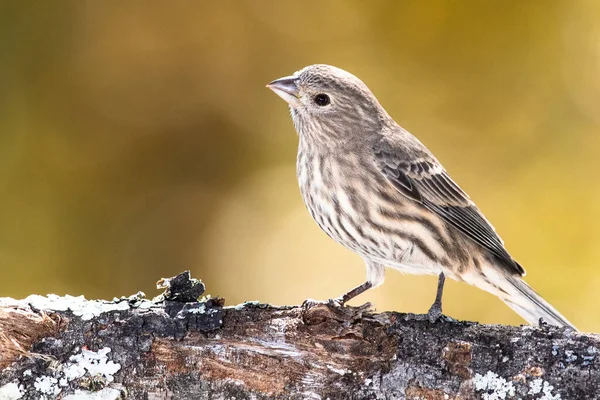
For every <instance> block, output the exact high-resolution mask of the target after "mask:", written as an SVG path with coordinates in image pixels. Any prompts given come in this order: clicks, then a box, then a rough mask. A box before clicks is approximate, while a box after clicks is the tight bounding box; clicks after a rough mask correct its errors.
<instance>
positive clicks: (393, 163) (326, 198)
mask: <svg viewBox="0 0 600 400" xmlns="http://www.w3.org/2000/svg"><path fill="white" fill-rule="evenodd" d="M267 87H268V88H269V89H271V90H273V91H274V92H275V93H276V94H277V95H279V96H280V97H281V98H283V99H284V100H285V101H286V102H287V103H288V104H289V107H290V110H291V114H292V119H293V122H294V126H295V128H296V131H297V132H298V135H299V138H300V141H299V146H298V158H297V177H298V182H299V185H300V192H301V194H302V198H303V200H304V203H305V204H306V207H307V208H308V211H309V213H310V215H311V216H312V217H313V219H314V220H315V221H316V222H317V224H318V225H319V227H321V229H322V230H323V231H324V232H325V233H326V234H327V235H329V236H330V237H331V238H332V239H333V240H335V241H336V242H338V243H340V244H342V245H343V246H345V247H347V248H348V249H350V250H352V251H354V252H356V253H358V254H359V255H360V256H361V257H362V258H363V259H364V261H365V263H366V266H367V280H366V282H365V283H363V284H362V285H359V286H357V287H356V288H354V289H352V290H350V291H349V292H347V293H345V294H344V295H342V296H340V297H338V298H336V301H337V302H338V303H339V304H341V305H343V304H344V303H345V302H347V301H348V300H350V299H352V298H353V297H355V296H357V295H359V294H361V293H363V292H364V291H366V290H368V289H370V288H373V287H377V286H379V285H381V284H382V283H383V281H384V274H385V267H386V266H388V267H391V268H395V269H397V270H399V271H401V272H404V273H410V274H435V275H438V276H439V281H438V290H437V295H436V299H435V301H434V303H433V305H432V307H431V309H430V310H429V313H428V315H429V318H430V319H431V320H435V319H437V318H438V317H439V316H440V315H441V312H442V301H441V298H442V292H443V287H444V279H445V277H446V276H448V277H450V278H452V279H455V280H457V281H462V282H467V283H469V284H471V285H474V286H477V287H478V288H480V289H483V290H486V291H488V292H490V293H492V294H494V295H496V296H498V297H499V298H500V299H502V300H503V301H504V302H505V303H506V304H507V305H508V306H509V307H511V308H512V309H513V310H515V311H516V312H517V313H518V314H519V315H521V316H522V317H523V318H524V319H525V320H527V321H528V322H529V323H531V324H536V323H538V322H539V321H540V319H543V320H544V321H546V322H547V323H550V324H553V325H558V326H572V325H571V324H570V323H569V321H567V319H566V318H565V317H563V316H562V315H561V314H560V313H559V312H558V311H556V310H555V309H554V308H553V307H552V306H551V305H550V304H548V303H547V302H546V301H545V300H544V299H542V298H541V297H540V296H539V295H538V294H537V293H536V292H535V291H534V290H533V289H531V287H529V286H528V285H527V284H526V283H525V282H524V281H523V280H522V279H521V277H522V276H523V275H525V270H524V269H523V267H521V265H519V263H517V262H516V261H515V260H514V259H513V258H512V257H511V256H510V254H509V253H508V251H507V250H506V249H505V248H504V244H503V242H502V239H500V237H499V236H498V235H497V234H496V231H495V229H494V228H493V227H492V225H491V224H490V223H489V222H488V221H487V219H486V218H485V217H484V216H483V214H482V213H481V212H480V211H479V209H477V207H476V206H475V203H473V201H471V199H470V198H469V196H468V195H467V194H466V193H465V192H464V191H463V190H462V189H461V188H460V187H459V186H458V185H457V184H456V183H454V181H453V180H452V178H450V176H449V175H448V173H447V172H446V170H445V169H444V167H442V165H441V164H440V162H439V161H438V160H437V159H436V158H435V157H434V156H433V154H431V152H430V151H429V150H428V149H427V148H426V147H425V146H424V145H423V144H421V142H420V141H419V140H418V139H417V138H415V137H414V136H413V135H411V134H410V133H409V132H408V131H406V130H405V129H403V128H402V127H401V126H399V125H398V124H397V123H396V122H395V121H394V120H393V119H392V118H391V117H390V116H389V114H388V113H387V112H386V111H385V110H384V109H383V107H382V106H381V105H380V104H379V102H378V101H377V99H376V98H375V96H374V95H373V94H372V93H371V91H370V90H369V89H368V88H367V86H366V85H365V84H364V83H363V82H362V81H361V80H360V79H358V78H357V77H355V76H354V75H352V74H350V73H348V72H346V71H344V70H341V69H339V68H336V67H332V66H329V65H311V66H308V67H306V68H304V69H302V70H300V71H298V72H296V73H294V75H292V76H288V77H285V78H281V79H277V80H275V81H273V82H271V83H269V84H268V85H267Z"/></svg>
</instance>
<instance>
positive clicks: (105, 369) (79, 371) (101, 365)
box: [64, 347, 121, 382]
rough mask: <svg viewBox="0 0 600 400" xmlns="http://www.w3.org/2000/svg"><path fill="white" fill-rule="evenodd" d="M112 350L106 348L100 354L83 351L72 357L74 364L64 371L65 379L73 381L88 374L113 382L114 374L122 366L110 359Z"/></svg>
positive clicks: (99, 351)
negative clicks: (109, 355)
mask: <svg viewBox="0 0 600 400" xmlns="http://www.w3.org/2000/svg"><path fill="white" fill-rule="evenodd" d="M110 351H111V350H110V348H108V347H104V348H102V349H100V350H98V352H95V351H90V350H86V349H83V350H81V353H80V354H77V355H74V356H71V357H70V358H69V360H70V361H71V362H72V363H71V364H70V365H67V366H66V367H65V369H64V374H65V378H67V379H68V380H73V379H76V378H80V377H82V376H84V375H85V374H86V373H88V374H89V375H90V376H102V378H104V379H105V380H106V381H108V382H112V381H113V380H114V379H115V378H114V377H113V375H114V374H116V373H117V371H119V370H120V369H121V364H118V363H115V362H113V361H111V360H109V359H108V356H107V354H108V353H110Z"/></svg>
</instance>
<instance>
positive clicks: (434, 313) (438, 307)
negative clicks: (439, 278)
mask: <svg viewBox="0 0 600 400" xmlns="http://www.w3.org/2000/svg"><path fill="white" fill-rule="evenodd" d="M426 315H427V319H428V320H429V322H431V323H432V324H433V323H435V322H436V321H438V320H439V319H440V318H442V316H443V315H444V314H442V303H441V302H439V303H438V302H437V301H436V302H434V303H433V304H432V306H431V308H430V309H429V311H427V314H426Z"/></svg>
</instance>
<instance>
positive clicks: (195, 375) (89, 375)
mask: <svg viewBox="0 0 600 400" xmlns="http://www.w3.org/2000/svg"><path fill="white" fill-rule="evenodd" d="M162 284H163V286H164V287H166V288H167V291H166V292H165V293H164V294H163V295H161V296H160V297H158V298H156V299H154V300H146V299H145V298H144V296H143V294H138V295H135V296H131V297H129V298H121V299H115V300H114V301H112V302H100V301H85V300H84V299H82V298H80V297H65V298H60V297H51V298H48V297H39V296H33V297H31V296H30V297H29V298H27V299H25V300H21V301H16V300H12V299H1V300H0V399H11V398H14V399H17V398H22V399H40V398H47V399H51V398H62V399H118V398H127V399H234V398H235V399H238V400H239V399H480V398H481V399H490V400H494V399H512V398H514V399H544V400H550V399H597V398H599V397H600V355H599V350H600V337H599V336H597V335H592V334H581V333H577V332H574V331H572V330H569V329H558V328H554V327H550V326H542V327H531V326H524V327H511V326H497V325H480V324H476V323H472V322H458V321H454V320H451V319H450V318H447V317H442V319H440V320H438V321H436V322H434V323H431V322H429V321H428V320H427V319H426V318H424V317H422V316H415V315H411V314H401V313H395V312H386V313H381V314H376V313H373V312H371V311H370V309H369V307H368V306H363V307H345V308H339V307H336V306H334V305H331V304H310V305H305V306H294V307H274V306H270V305H266V304H255V303H246V304H244V305H240V306H235V307H223V300H222V299H203V300H202V301H200V302H198V301H196V298H198V297H199V296H200V295H201V294H202V291H203V290H204V286H203V285H202V283H201V282H199V281H196V280H193V279H190V277H189V274H187V273H184V274H181V275H179V276H178V277H176V278H173V279H172V280H164V281H163V282H162Z"/></svg>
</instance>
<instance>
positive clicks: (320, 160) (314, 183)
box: [297, 146, 447, 266]
mask: <svg viewBox="0 0 600 400" xmlns="http://www.w3.org/2000/svg"><path fill="white" fill-rule="evenodd" d="M359 156H360V154H355V153H347V154H335V153H330V152H327V153H324V152H318V151H315V150H314V149H313V148H311V147H309V146H300V148H299V152H298V159H297V177H298V184H299V187H300V193H301V195H302V199H303V200H304V203H305V205H306V208H307V209H308V211H309V213H310V215H311V216H312V218H313V219H314V220H315V222H316V223H317V224H318V225H319V227H320V228H321V229H322V230H323V231H324V232H325V233H326V234H327V235H329V236H330V237H331V238H332V239H333V240H335V241H336V242H338V243H340V244H342V245H344V246H345V247H347V248H349V249H351V250H353V251H355V252H357V253H359V254H360V255H362V256H363V257H366V258H371V259H377V260H388V261H389V262H388V265H392V264H394V263H395V264H397V265H401V264H412V265H424V266H434V265H438V264H440V263H442V262H443V254H444V253H445V249H444V246H445V245H446V244H447V243H446V239H447V237H446V233H445V227H444V224H443V223H441V222H439V221H438V220H437V219H435V218H431V221H429V220H428V219H427V218H428V217H429V216H430V215H429V214H427V212H426V211H424V210H423V209H422V207H421V206H420V205H419V204H417V203H415V202H414V201H412V200H410V199H408V198H406V197H405V196H403V195H402V194H400V193H399V192H398V191H397V190H395V189H394V188H393V187H392V186H391V185H390V184H389V183H388V182H387V181H386V180H385V177H383V175H382V174H381V173H380V172H379V171H378V170H377V169H376V167H375V165H374V164H369V163H367V162H365V160H364V159H361V158H360V157H359Z"/></svg>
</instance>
